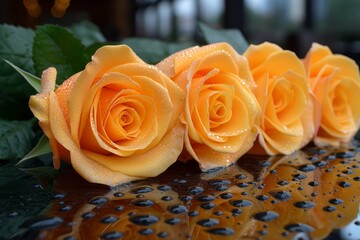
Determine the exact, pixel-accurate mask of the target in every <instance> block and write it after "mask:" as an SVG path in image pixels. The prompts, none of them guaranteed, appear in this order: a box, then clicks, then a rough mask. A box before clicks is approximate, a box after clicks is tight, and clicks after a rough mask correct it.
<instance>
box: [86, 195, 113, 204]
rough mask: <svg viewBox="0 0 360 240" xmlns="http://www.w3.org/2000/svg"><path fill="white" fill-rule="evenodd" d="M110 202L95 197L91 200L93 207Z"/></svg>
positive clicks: (106, 199) (103, 198) (104, 198)
mask: <svg viewBox="0 0 360 240" xmlns="http://www.w3.org/2000/svg"><path fill="white" fill-rule="evenodd" d="M108 201H109V199H108V198H107V197H102V196H101V197H93V198H91V199H90V200H89V203H90V204H93V205H101V204H105V203H107V202H108Z"/></svg>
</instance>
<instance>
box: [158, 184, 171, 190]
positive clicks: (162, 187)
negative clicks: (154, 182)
mask: <svg viewBox="0 0 360 240" xmlns="http://www.w3.org/2000/svg"><path fill="white" fill-rule="evenodd" d="M157 189H159V190H160V191H169V190H171V187H170V186H169V185H161V186H158V187H157Z"/></svg>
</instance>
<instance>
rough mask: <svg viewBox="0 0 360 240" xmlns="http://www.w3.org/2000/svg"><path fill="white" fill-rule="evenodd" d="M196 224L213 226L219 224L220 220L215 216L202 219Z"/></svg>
mask: <svg viewBox="0 0 360 240" xmlns="http://www.w3.org/2000/svg"><path fill="white" fill-rule="evenodd" d="M196 224H198V225H200V226H202V227H213V226H216V225H218V224H219V220H217V219H215V218H208V219H202V220H200V221H198V222H197V223H196Z"/></svg>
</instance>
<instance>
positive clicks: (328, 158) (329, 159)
mask: <svg viewBox="0 0 360 240" xmlns="http://www.w3.org/2000/svg"><path fill="white" fill-rule="evenodd" d="M335 159H336V156H335V155H332V154H331V155H328V156H326V157H325V158H324V160H327V161H332V160H335Z"/></svg>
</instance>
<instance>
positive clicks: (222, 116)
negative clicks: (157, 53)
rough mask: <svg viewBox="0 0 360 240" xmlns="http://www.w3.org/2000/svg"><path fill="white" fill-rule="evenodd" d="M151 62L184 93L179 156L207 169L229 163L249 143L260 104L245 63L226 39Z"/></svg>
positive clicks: (243, 151)
mask: <svg viewBox="0 0 360 240" xmlns="http://www.w3.org/2000/svg"><path fill="white" fill-rule="evenodd" d="M157 67H158V68H159V69H160V70H161V71H163V72H164V73H165V74H166V75H167V76H169V77H170V78H171V79H172V80H173V81H174V82H176V83H177V84H178V85H179V86H180V87H181V88H182V89H183V90H184V91H185V92H186V102H185V109H184V112H183V113H182V115H181V120H182V122H183V123H184V124H185V126H186V131H185V148H186V151H184V153H183V154H182V160H185V161H186V160H189V159H191V158H193V159H195V160H196V161H198V162H199V164H200V167H201V169H202V170H203V171H207V170H209V169H212V168H217V167H225V166H228V165H231V164H232V163H234V162H235V161H236V160H237V159H238V158H239V157H240V156H242V155H243V154H244V153H246V152H247V151H248V150H249V149H250V148H251V147H252V145H253V142H254V140H255V139H256V135H257V130H256V128H257V127H256V126H257V124H258V122H259V115H260V108H259V105H258V103H257V101H256V98H255V97H254V95H253V94H252V92H251V88H252V87H253V86H254V83H253V79H252V77H251V74H250V71H249V67H248V63H247V61H246V59H245V58H244V57H242V56H240V55H239V54H237V52H236V51H235V50H234V49H233V48H232V47H231V46H230V45H229V44H227V43H218V44H211V45H207V46H204V47H193V48H189V49H185V50H183V51H180V52H177V53H175V54H173V55H171V56H170V57H168V58H166V59H164V60H163V61H162V62H160V63H159V64H158V65H157Z"/></svg>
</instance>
